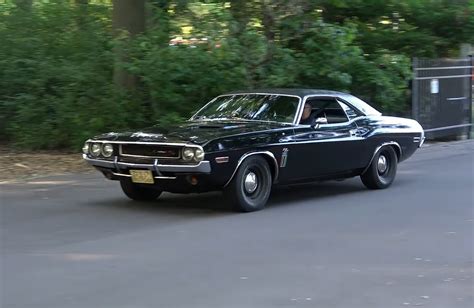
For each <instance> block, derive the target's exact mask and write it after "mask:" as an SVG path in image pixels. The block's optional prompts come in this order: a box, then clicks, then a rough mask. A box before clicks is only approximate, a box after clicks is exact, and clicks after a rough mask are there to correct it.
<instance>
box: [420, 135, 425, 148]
mask: <svg viewBox="0 0 474 308" xmlns="http://www.w3.org/2000/svg"><path fill="white" fill-rule="evenodd" d="M425 139H426V138H425V136H423V137H422V138H421V142H420V144H419V145H418V147H419V148H421V147H422V146H423V143H425Z"/></svg>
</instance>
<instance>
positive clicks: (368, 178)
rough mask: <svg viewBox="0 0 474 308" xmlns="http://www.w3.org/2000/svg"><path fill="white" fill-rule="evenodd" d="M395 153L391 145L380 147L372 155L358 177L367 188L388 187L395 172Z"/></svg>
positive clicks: (396, 161)
mask: <svg viewBox="0 0 474 308" xmlns="http://www.w3.org/2000/svg"><path fill="white" fill-rule="evenodd" d="M397 163H398V158H397V153H396V152H395V150H394V149H393V147H391V146H385V147H382V148H381V149H380V150H379V151H378V152H377V153H376V154H375V156H374V158H373V160H372V162H371V163H370V166H369V168H368V169H367V171H366V172H364V173H363V174H362V175H361V176H360V178H361V180H362V183H364V185H365V186H366V187H367V188H369V189H383V188H387V187H389V186H390V185H391V184H392V183H393V180H394V179H395V175H396V174H397Z"/></svg>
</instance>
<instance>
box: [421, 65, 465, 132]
mask: <svg viewBox="0 0 474 308" xmlns="http://www.w3.org/2000/svg"><path fill="white" fill-rule="evenodd" d="M413 70H414V78H413V87H412V96H413V97H412V112H413V118H414V119H416V120H417V121H418V122H419V123H420V124H421V125H422V126H423V128H424V129H425V134H426V137H427V138H439V137H448V136H459V135H468V136H469V135H470V131H471V128H472V116H473V114H472V86H473V62H472V57H469V58H464V59H436V60H434V59H417V58H415V59H414V60H413Z"/></svg>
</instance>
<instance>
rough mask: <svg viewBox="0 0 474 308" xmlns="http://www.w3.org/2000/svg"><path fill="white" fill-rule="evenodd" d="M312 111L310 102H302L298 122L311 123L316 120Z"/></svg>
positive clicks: (302, 123)
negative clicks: (302, 106) (301, 110)
mask: <svg viewBox="0 0 474 308" xmlns="http://www.w3.org/2000/svg"><path fill="white" fill-rule="evenodd" d="M311 112H312V107H311V105H310V104H308V103H306V104H304V109H303V114H302V115H301V119H300V124H301V125H313V124H314V123H315V121H316V119H315V117H314V114H312V113H311Z"/></svg>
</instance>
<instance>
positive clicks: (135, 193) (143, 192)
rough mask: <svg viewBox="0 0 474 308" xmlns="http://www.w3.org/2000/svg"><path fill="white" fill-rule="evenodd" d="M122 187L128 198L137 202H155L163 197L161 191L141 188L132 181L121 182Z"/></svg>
mask: <svg viewBox="0 0 474 308" xmlns="http://www.w3.org/2000/svg"><path fill="white" fill-rule="evenodd" d="M120 187H122V190H123V192H124V194H125V195H126V196H127V197H129V198H130V199H132V200H136V201H153V200H155V199H156V198H158V197H159V196H160V195H161V190H158V189H153V188H148V187H143V186H139V185H137V184H134V183H132V182H131V181H130V180H121V181H120Z"/></svg>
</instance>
